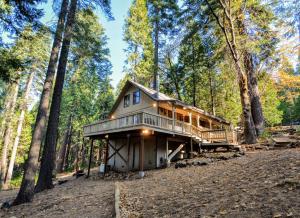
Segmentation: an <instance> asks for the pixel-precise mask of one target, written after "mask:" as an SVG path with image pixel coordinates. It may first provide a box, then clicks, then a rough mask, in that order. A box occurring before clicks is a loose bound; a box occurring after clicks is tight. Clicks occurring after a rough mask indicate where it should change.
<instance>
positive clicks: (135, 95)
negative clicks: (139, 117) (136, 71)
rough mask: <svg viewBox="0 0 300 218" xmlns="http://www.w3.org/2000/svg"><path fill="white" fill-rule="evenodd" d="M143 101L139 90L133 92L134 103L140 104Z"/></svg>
mask: <svg viewBox="0 0 300 218" xmlns="http://www.w3.org/2000/svg"><path fill="white" fill-rule="evenodd" d="M140 102H141V92H140V90H137V91H135V92H133V99H132V104H139V103H140Z"/></svg>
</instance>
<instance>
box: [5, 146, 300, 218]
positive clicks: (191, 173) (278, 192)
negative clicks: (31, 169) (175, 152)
mask: <svg viewBox="0 0 300 218" xmlns="http://www.w3.org/2000/svg"><path fill="white" fill-rule="evenodd" d="M94 173H95V172H94ZM114 183H115V180H112V179H110V178H107V179H106V180H102V179H99V178H98V177H97V176H92V177H91V178H89V179H85V178H83V177H80V178H78V179H74V178H72V179H71V180H70V181H68V182H67V183H64V184H62V185H57V186H56V187H55V188H54V189H52V190H49V191H45V192H43V193H40V194H37V195H36V196H35V198H34V201H33V202H32V203H29V204H24V205H20V206H16V207H13V208H10V209H9V210H6V211H5V210H0V217H113V216H114ZM119 184H120V191H121V214H122V215H123V216H124V217H234V216H235V217H300V149H299V148H294V149H283V150H270V151H254V152H247V153H246V155H244V156H241V157H237V158H233V159H229V160H221V161H215V162H213V163H209V164H208V165H202V166H188V167H185V168H178V169H175V168H174V166H172V167H170V168H167V169H162V170H152V171H147V172H146V176H145V177H144V178H143V179H134V178H129V179H128V180H120V181H119ZM16 193H17V191H16V190H12V191H2V192H0V203H2V202H3V201H5V200H9V199H12V198H13V197H15V195H16Z"/></svg>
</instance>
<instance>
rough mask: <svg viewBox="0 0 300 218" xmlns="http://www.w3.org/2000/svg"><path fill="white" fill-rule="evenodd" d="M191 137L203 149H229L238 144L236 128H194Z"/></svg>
mask: <svg viewBox="0 0 300 218" xmlns="http://www.w3.org/2000/svg"><path fill="white" fill-rule="evenodd" d="M191 138H192V140H193V141H194V142H195V143H197V144H199V146H200V147H201V148H203V149H216V148H218V147H224V148H227V149H229V148H233V147H234V146H235V145H237V134H236V132H235V131H234V130H226V129H215V130H204V131H203V130H201V129H199V128H194V129H193V131H192V135H191Z"/></svg>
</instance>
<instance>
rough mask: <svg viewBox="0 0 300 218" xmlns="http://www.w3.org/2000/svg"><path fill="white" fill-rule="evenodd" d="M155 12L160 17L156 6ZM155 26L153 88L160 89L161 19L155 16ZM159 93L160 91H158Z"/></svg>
mask: <svg viewBox="0 0 300 218" xmlns="http://www.w3.org/2000/svg"><path fill="white" fill-rule="evenodd" d="M155 13H156V15H157V17H158V15H159V9H158V8H155ZM155 19H156V20H155V28H154V74H153V77H154V78H153V89H154V90H158V88H159V87H158V46H159V20H158V18H155ZM157 94H158V93H157Z"/></svg>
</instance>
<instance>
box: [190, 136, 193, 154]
mask: <svg viewBox="0 0 300 218" xmlns="http://www.w3.org/2000/svg"><path fill="white" fill-rule="evenodd" d="M190 145H191V152H193V138H192V137H191V141H190Z"/></svg>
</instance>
